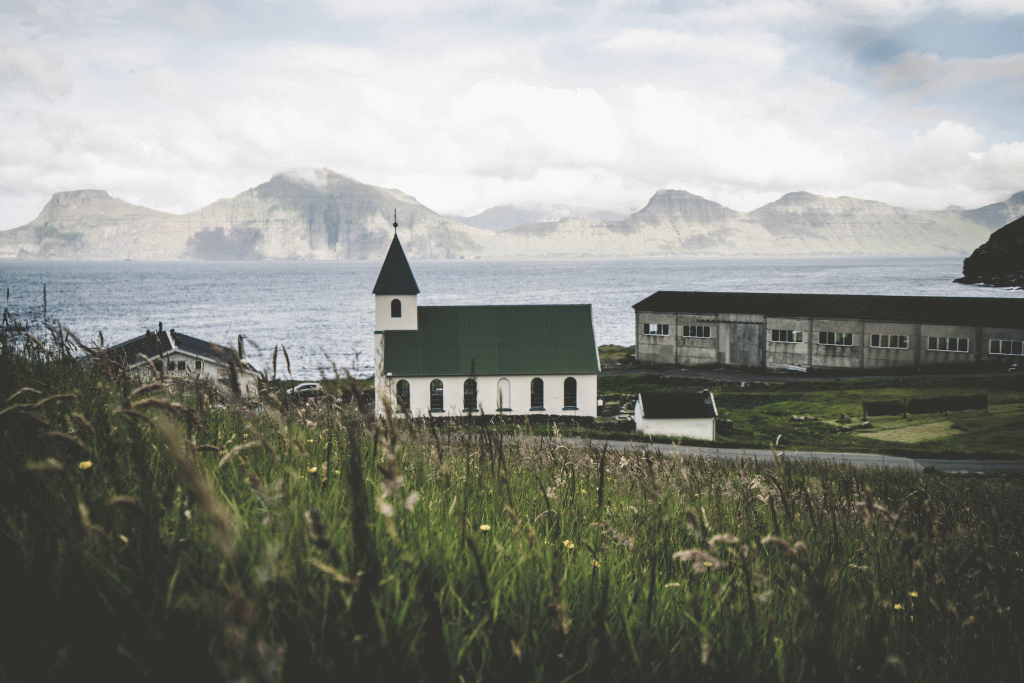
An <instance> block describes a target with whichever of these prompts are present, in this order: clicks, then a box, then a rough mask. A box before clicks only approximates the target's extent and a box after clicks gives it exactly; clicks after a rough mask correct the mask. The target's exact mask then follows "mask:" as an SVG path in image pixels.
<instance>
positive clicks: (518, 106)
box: [455, 82, 622, 161]
mask: <svg viewBox="0 0 1024 683" xmlns="http://www.w3.org/2000/svg"><path fill="white" fill-rule="evenodd" d="M455 114H456V117H457V120H458V121H460V122H464V123H472V122H476V121H480V120H486V119H498V120H501V119H509V118H514V119H516V120H518V121H519V122H520V123H522V125H523V126H525V127H526V128H527V129H528V130H529V131H531V132H532V133H534V134H536V135H537V136H538V137H539V138H540V139H541V140H542V141H543V142H544V144H545V145H548V146H551V147H556V148H559V149H563V150H566V151H568V152H571V153H573V154H575V155H579V156H581V157H584V158H591V159H603V160H606V161H611V160H614V159H615V158H616V157H618V155H619V152H620V150H621V147H622V132H621V131H620V130H619V126H618V124H617V123H616V122H615V120H614V118H613V117H612V113H611V109H610V108H609V106H608V103H607V102H606V101H605V100H604V98H602V97H601V96H600V95H599V94H598V93H597V92H596V91H595V90H593V89H592V88H583V89H579V90H568V89H555V88H538V87H535V86H532V85H526V84H523V83H510V84H505V85H500V84H497V83H492V82H483V83H478V84H477V85H475V86H474V87H473V88H471V89H470V90H469V92H467V93H466V94H465V95H463V96H462V97H460V98H458V100H457V101H456V102H455ZM502 127H503V128H504V129H505V130H504V132H505V134H506V135H509V136H513V137H519V136H520V135H521V134H520V133H519V131H518V130H517V127H516V126H514V125H506V126H502Z"/></svg>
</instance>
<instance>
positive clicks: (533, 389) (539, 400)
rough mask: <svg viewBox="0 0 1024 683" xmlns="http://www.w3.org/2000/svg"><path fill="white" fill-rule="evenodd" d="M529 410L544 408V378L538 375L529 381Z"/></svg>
mask: <svg viewBox="0 0 1024 683" xmlns="http://www.w3.org/2000/svg"><path fill="white" fill-rule="evenodd" d="M530 410H544V380H542V379H541V378H540V377H534V378H533V381H532V382H530Z"/></svg>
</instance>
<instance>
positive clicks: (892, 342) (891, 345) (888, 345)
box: [871, 334, 910, 349]
mask: <svg viewBox="0 0 1024 683" xmlns="http://www.w3.org/2000/svg"><path fill="white" fill-rule="evenodd" d="M871 346H873V347H874V348H876V349H909V348H910V337H908V336H906V335H905V334H873V335H871Z"/></svg>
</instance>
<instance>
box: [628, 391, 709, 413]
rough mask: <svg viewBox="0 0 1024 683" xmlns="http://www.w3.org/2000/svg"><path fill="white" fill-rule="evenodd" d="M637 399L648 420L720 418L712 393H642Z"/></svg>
mask: <svg viewBox="0 0 1024 683" xmlns="http://www.w3.org/2000/svg"><path fill="white" fill-rule="evenodd" d="M637 398H638V399H639V403H640V408H641V410H642V411H643V413H642V414H643V417H645V418H647V419H653V420H658V419H671V418H695V417H718V408H717V407H716V406H715V397H714V395H713V394H712V393H711V392H710V391H696V392H694V391H688V392H661V393H657V394H655V393H651V392H641V393H639V394H637Z"/></svg>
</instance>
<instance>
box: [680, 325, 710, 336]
mask: <svg viewBox="0 0 1024 683" xmlns="http://www.w3.org/2000/svg"><path fill="white" fill-rule="evenodd" d="M683 336H684V337H710V336H711V328H710V327H708V326H707V325H683Z"/></svg>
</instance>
